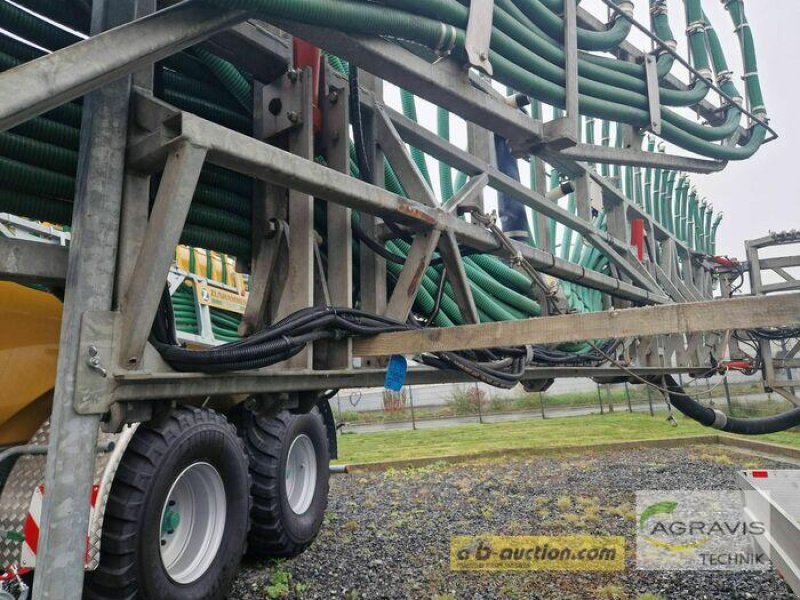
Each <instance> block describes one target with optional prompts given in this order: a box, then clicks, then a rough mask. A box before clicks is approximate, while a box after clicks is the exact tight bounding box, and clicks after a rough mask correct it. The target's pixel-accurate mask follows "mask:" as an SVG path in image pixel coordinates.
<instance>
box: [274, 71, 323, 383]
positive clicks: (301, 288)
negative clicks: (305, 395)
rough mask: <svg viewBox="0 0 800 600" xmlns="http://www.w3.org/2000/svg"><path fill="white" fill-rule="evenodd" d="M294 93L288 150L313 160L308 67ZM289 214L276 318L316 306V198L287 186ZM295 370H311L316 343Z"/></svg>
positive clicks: (294, 361) (294, 360)
mask: <svg viewBox="0 0 800 600" xmlns="http://www.w3.org/2000/svg"><path fill="white" fill-rule="evenodd" d="M295 86H297V88H296V89H295V91H294V93H295V94H296V95H297V96H296V97H297V100H298V103H299V107H300V120H299V121H298V123H297V125H296V126H295V127H293V128H292V129H290V130H289V132H288V134H287V136H288V148H289V152H291V153H292V155H294V156H297V157H302V158H305V159H307V160H308V161H309V162H311V161H313V160H314V118H313V108H312V100H313V91H312V88H313V83H312V71H311V68H310V67H308V68H306V69H305V71H303V72H302V73H301V74H300V77H299V79H298V80H297V82H296V83H295ZM287 187H288V194H287V198H288V199H287V209H286V210H287V215H288V219H289V251H288V253H287V263H288V269H287V270H286V280H285V282H284V284H283V292H282V293H281V298H280V301H279V303H278V312H277V314H276V319H282V318H284V317H287V316H289V315H290V314H292V313H295V312H297V311H299V310H302V309H304V308H308V307H309V306H314V243H315V240H314V235H315V233H314V196H313V194H309V193H307V192H303V191H302V190H298V189H297V188H296V187H295V186H287ZM286 364H287V365H289V366H291V367H293V368H304V369H308V368H311V366H312V364H313V344H307V345H306V347H305V348H304V349H303V350H301V351H300V352H298V353H297V354H295V355H294V356H292V357H291V358H289V359H288V360H287V361H286Z"/></svg>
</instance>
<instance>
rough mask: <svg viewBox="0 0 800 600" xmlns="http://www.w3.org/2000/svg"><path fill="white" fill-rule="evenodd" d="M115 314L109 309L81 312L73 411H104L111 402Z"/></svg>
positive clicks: (89, 412) (92, 412)
mask: <svg viewBox="0 0 800 600" xmlns="http://www.w3.org/2000/svg"><path fill="white" fill-rule="evenodd" d="M116 315H117V313H114V312H110V311H108V312H106V311H97V312H85V313H83V317H82V319H81V335H80V343H79V346H78V366H77V369H76V371H75V411H76V412H77V413H79V414H82V415H90V414H104V413H105V412H107V411H108V409H109V406H110V405H111V393H112V391H113V377H112V376H110V371H111V369H112V365H113V364H114V354H113V342H114V321H115V319H116Z"/></svg>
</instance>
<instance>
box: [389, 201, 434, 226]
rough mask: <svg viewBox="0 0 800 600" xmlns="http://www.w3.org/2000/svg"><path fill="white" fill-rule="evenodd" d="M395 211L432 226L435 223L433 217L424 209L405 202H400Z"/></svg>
mask: <svg viewBox="0 0 800 600" xmlns="http://www.w3.org/2000/svg"><path fill="white" fill-rule="evenodd" d="M397 212H398V213H400V214H402V215H405V216H407V217H411V218H412V219H414V220H415V221H422V222H423V223H427V224H428V225H432V226H433V225H436V223H437V220H436V218H435V217H433V216H431V215H429V214H428V213H427V212H425V211H424V210H420V209H419V208H417V207H416V206H414V205H413V204H406V203H403V204H400V205H399V206H398V207H397Z"/></svg>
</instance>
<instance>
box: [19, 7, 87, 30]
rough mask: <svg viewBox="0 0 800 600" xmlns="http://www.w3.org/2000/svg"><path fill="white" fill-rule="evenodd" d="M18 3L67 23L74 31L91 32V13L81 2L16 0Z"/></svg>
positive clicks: (49, 17) (53, 19) (51, 18)
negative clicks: (84, 8)
mask: <svg viewBox="0 0 800 600" xmlns="http://www.w3.org/2000/svg"><path fill="white" fill-rule="evenodd" d="M15 2H16V3H17V4H19V5H20V6H23V7H25V8H27V9H28V10H32V11H33V12H35V13H38V14H40V15H43V16H45V17H47V18H48V19H50V20H52V21H55V22H57V23H61V24H63V25H66V26H67V27H69V28H70V29H72V30H73V31H80V32H81V33H88V32H89V25H90V14H89V11H88V10H83V8H82V6H81V4H80V3H79V2H53V0H15Z"/></svg>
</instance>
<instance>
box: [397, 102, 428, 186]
mask: <svg viewBox="0 0 800 600" xmlns="http://www.w3.org/2000/svg"><path fill="white" fill-rule="evenodd" d="M400 102H401V104H402V107H403V115H404V116H405V117H406V118H408V119H411V120H412V121H415V122H416V120H417V101H416V98H415V97H414V94H412V93H411V92H409V91H407V90H400ZM411 158H412V159H413V160H414V164H415V165H417V169H419V172H420V174H421V175H422V177H423V178H424V179H425V182H426V183H427V184H428V187H429V188H431V189H433V185H432V184H431V176H430V174H429V173H428V163H427V162H426V161H425V154H424V153H423V152H422V150H420V149H419V148H414V147H413V146H412V147H411Z"/></svg>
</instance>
